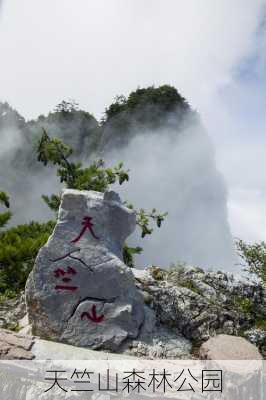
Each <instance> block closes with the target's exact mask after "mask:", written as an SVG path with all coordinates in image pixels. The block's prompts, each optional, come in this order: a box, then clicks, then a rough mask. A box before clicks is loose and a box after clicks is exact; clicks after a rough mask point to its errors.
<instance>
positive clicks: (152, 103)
mask: <svg viewBox="0 0 266 400" xmlns="http://www.w3.org/2000/svg"><path fill="white" fill-rule="evenodd" d="M177 107H181V108H182V109H183V110H184V111H187V110H188V109H189V105H188V103H187V102H186V100H185V98H184V97H182V96H181V95H180V94H179V93H178V91H177V90H176V89H175V88H174V87H172V86H169V85H163V86H160V87H158V88H155V87H154V86H150V87H148V88H145V89H144V88H142V89H140V88H138V89H137V90H136V91H135V92H131V93H130V95H129V96H128V99H127V98H126V97H125V96H117V97H116V98H115V101H114V103H113V104H111V105H110V107H109V108H107V109H106V111H105V114H106V120H109V119H110V118H113V117H114V116H117V115H118V114H120V113H122V112H130V111H139V112H142V111H143V110H145V109H147V108H149V109H150V110H154V109H157V110H160V112H161V113H162V114H163V113H165V112H171V111H175V109H176V108H177ZM142 116H143V115H142Z"/></svg>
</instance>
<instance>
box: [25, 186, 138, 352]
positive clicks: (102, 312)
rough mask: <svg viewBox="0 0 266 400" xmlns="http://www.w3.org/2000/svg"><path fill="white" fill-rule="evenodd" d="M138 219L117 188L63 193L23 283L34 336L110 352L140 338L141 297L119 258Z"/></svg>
mask: <svg viewBox="0 0 266 400" xmlns="http://www.w3.org/2000/svg"><path fill="white" fill-rule="evenodd" d="M135 225H136V217H135V213H134V212H133V211H131V210H129V209H128V208H126V207H124V206H123V204H122V203H121V201H120V199H119V197H118V195H117V194H116V193H114V192H107V193H105V194H103V193H99V192H93V191H89V192H88V191H76V190H69V189H67V190H65V191H64V192H63V194H62V200H61V205H60V210H59V215H58V221H57V224H56V226H55V229H54V232H53V234H52V235H51V237H50V238H49V240H48V242H47V243H46V245H45V246H44V247H43V248H42V249H41V250H40V251H39V254H38V256H37V259H36V263H35V266H34V268H33V271H32V273H31V274H30V277H29V279H28V282H27V285H26V303H27V311H28V315H29V322H30V324H31V325H32V332H33V334H34V335H38V336H40V337H43V338H49V339H52V340H57V341H63V342H67V343H69V344H73V345H76V346H85V347H86V346H87V347H91V348H97V349H108V350H113V351H114V350H117V349H118V347H119V346H120V345H121V343H122V342H123V341H124V340H126V339H127V338H135V337H137V335H138V333H139V328H140V326H141V324H142V322H143V318H144V311H143V297H142V295H141V294H140V293H139V292H138V290H137V288H136V286H135V282H134V277H133V274H132V272H131V270H130V269H129V268H128V267H127V266H126V265H125V264H124V263H123V262H122V260H121V259H122V246H123V244H124V241H125V239H126V238H127V237H128V236H129V235H130V234H131V233H132V232H133V231H134V229H135Z"/></svg>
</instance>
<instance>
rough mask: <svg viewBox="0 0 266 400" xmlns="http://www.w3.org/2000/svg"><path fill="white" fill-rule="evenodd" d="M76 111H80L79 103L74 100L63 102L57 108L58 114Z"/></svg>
mask: <svg viewBox="0 0 266 400" xmlns="http://www.w3.org/2000/svg"><path fill="white" fill-rule="evenodd" d="M75 111H78V103H76V102H75V101H74V100H69V101H65V100H63V101H61V103H59V104H57V106H56V107H55V112H56V113H71V112H75Z"/></svg>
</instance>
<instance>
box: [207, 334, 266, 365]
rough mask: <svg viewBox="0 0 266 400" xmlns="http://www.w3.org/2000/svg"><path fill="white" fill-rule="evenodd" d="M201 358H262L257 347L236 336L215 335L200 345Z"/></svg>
mask: <svg viewBox="0 0 266 400" xmlns="http://www.w3.org/2000/svg"><path fill="white" fill-rule="evenodd" d="M199 355H200V358H201V359H202V360H262V356H261V355H260V353H259V351H258V349H257V348H256V346H254V345H253V344H251V343H249V342H248V341H247V340H246V339H244V338H242V337H238V336H230V335H217V336H215V337H213V338H211V339H209V340H207V342H205V343H203V344H202V345H201V348H200V351H199Z"/></svg>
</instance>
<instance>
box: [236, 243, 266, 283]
mask: <svg viewBox="0 0 266 400" xmlns="http://www.w3.org/2000/svg"><path fill="white" fill-rule="evenodd" d="M236 246H237V250H238V253H239V255H240V257H241V258H242V259H243V260H244V261H245V263H246V264H247V270H248V271H249V272H250V273H251V274H255V275H256V276H257V277H258V278H259V279H260V280H262V282H264V283H266V243H265V242H261V243H254V244H247V243H245V242H244V241H243V240H237V241H236Z"/></svg>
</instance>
